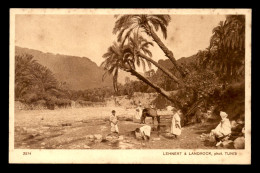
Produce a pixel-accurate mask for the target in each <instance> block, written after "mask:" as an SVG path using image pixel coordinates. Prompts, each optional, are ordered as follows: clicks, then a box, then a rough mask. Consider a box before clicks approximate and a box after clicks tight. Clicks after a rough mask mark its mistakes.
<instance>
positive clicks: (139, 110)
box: [135, 103, 143, 120]
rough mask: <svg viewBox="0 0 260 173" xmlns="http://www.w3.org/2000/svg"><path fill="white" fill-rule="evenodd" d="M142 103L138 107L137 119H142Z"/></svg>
mask: <svg viewBox="0 0 260 173" xmlns="http://www.w3.org/2000/svg"><path fill="white" fill-rule="evenodd" d="M142 110H143V109H142V104H141V103H139V105H138V107H137V108H136V113H135V119H138V120H140V118H141V116H142Z"/></svg>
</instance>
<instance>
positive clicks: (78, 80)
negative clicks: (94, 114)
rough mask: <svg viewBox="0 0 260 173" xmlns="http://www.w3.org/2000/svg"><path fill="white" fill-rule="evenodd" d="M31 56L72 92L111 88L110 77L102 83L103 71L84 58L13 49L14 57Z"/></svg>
mask: <svg viewBox="0 0 260 173" xmlns="http://www.w3.org/2000/svg"><path fill="white" fill-rule="evenodd" d="M21 54H31V55H32V56H33V57H34V59H35V60H37V62H38V63H40V64H42V65H44V66H46V67H48V68H49V69H50V70H51V71H52V72H53V73H54V74H55V77H56V78H57V80H59V81H62V82H66V83H67V85H68V87H69V88H70V89H73V90H85V89H91V88H100V87H112V77H111V76H107V77H106V78H105V80H104V82H102V76H103V74H104V70H103V69H102V68H101V67H98V66H97V64H96V63H95V62H93V61H91V60H90V59H89V58H86V57H77V56H67V55H60V54H52V53H43V52H41V51H38V50H33V49H28V48H22V47H18V46H16V47H15V55H21Z"/></svg>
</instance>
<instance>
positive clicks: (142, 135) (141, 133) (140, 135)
mask: <svg viewBox="0 0 260 173" xmlns="http://www.w3.org/2000/svg"><path fill="white" fill-rule="evenodd" d="M150 134H151V127H150V126H148V125H145V126H142V127H140V128H136V129H135V136H136V138H137V139H144V140H149V139H150Z"/></svg>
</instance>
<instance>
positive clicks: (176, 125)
mask: <svg viewBox="0 0 260 173" xmlns="http://www.w3.org/2000/svg"><path fill="white" fill-rule="evenodd" d="M172 111H173V112H175V111H176V109H175V108H173V109H172ZM180 114H181V110H178V111H176V112H175V113H174V115H173V117H172V124H171V134H172V135H174V136H175V137H176V138H177V136H179V135H181V118H180Z"/></svg>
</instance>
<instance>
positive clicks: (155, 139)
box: [152, 138, 161, 141]
mask: <svg viewBox="0 0 260 173" xmlns="http://www.w3.org/2000/svg"><path fill="white" fill-rule="evenodd" d="M152 140H153V141H160V140H161V138H153V139H152Z"/></svg>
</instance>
